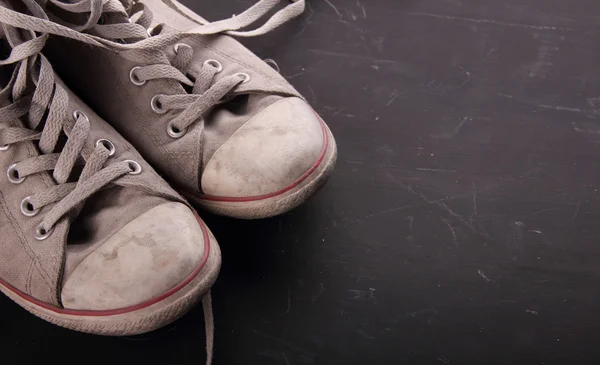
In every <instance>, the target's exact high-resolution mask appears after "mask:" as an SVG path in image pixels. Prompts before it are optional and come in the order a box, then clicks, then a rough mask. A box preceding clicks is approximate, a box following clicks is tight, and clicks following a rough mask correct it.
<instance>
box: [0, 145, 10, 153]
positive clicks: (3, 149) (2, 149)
mask: <svg viewBox="0 0 600 365" xmlns="http://www.w3.org/2000/svg"><path fill="white" fill-rule="evenodd" d="M9 148H10V145H9V144H5V145H4V146H0V151H6V150H7V149H9Z"/></svg>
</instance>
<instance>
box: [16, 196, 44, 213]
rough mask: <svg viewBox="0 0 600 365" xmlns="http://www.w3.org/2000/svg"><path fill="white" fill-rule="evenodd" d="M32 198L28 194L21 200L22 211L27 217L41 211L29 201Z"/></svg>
mask: <svg viewBox="0 0 600 365" xmlns="http://www.w3.org/2000/svg"><path fill="white" fill-rule="evenodd" d="M30 199H31V197H30V196H28V197H25V198H24V199H23V200H21V213H23V215H24V216H26V217H34V216H36V215H37V214H38V213H39V212H40V210H39V209H35V208H34V207H33V205H32V204H31V202H30V201H29V200H30Z"/></svg>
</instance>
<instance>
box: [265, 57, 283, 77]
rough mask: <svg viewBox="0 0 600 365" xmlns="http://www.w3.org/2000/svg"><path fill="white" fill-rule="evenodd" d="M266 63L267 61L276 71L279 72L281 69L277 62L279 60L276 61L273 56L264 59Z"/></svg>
mask: <svg viewBox="0 0 600 365" xmlns="http://www.w3.org/2000/svg"><path fill="white" fill-rule="evenodd" d="M263 62H264V63H266V64H267V65H269V66H271V68H272V69H273V70H275V71H277V73H279V72H280V71H281V70H280V69H279V65H278V64H277V62H275V60H274V59H272V58H265V59H264V60H263Z"/></svg>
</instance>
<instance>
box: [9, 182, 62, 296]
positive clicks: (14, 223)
mask: <svg viewBox="0 0 600 365" xmlns="http://www.w3.org/2000/svg"><path fill="white" fill-rule="evenodd" d="M0 201H1V202H2V204H0V205H1V206H2V208H3V210H4V215H5V216H6V217H7V218H8V221H9V222H10V225H11V226H12V227H13V230H14V231H15V232H16V233H17V236H18V237H19V241H20V243H21V246H22V247H23V250H24V251H25V253H26V254H27V255H28V256H29V259H30V260H31V262H32V264H33V263H35V264H36V265H35V267H36V268H37V269H38V272H39V273H40V277H41V278H42V280H44V283H45V284H46V285H47V286H48V288H49V289H50V290H51V291H52V290H53V285H52V284H51V283H50V282H51V279H50V278H51V276H50V275H49V274H48V272H47V271H46V269H45V268H44V267H43V266H41V265H39V261H38V260H37V259H36V258H37V255H36V254H35V252H33V250H32V249H31V248H30V247H29V245H28V244H27V240H26V238H25V236H24V235H23V232H22V231H21V229H20V227H19V225H18V224H17V221H16V219H15V217H14V216H13V215H12V214H11V213H10V211H9V210H8V209H7V204H6V199H4V195H3V194H2V191H0Z"/></svg>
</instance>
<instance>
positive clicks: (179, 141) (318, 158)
mask: <svg viewBox="0 0 600 365" xmlns="http://www.w3.org/2000/svg"><path fill="white" fill-rule="evenodd" d="M278 2H279V1H278V0H269V1H265V0H262V1H260V2H259V3H258V4H257V5H255V6H253V7H251V8H250V9H249V10H248V11H246V12H245V13H243V14H239V15H238V16H235V17H233V18H231V19H226V20H222V21H219V22H214V23H209V22H207V21H205V20H204V19H202V18H199V17H198V16H197V15H195V14H194V13H192V12H191V11H189V10H188V9H186V8H185V7H183V6H182V5H181V4H178V3H177V2H175V1H172V0H147V1H144V2H143V3H142V2H135V3H129V4H126V5H128V6H127V9H125V7H124V6H122V4H121V3H119V2H118V1H116V0H105V1H91V0H84V1H80V2H77V5H76V6H75V4H69V3H65V2H64V1H63V0H50V1H49V2H48V3H47V4H46V5H45V7H46V10H47V12H48V14H49V15H50V18H51V19H52V20H53V21H55V22H56V23H59V24H62V25H65V26H67V27H68V28H70V29H71V30H76V31H79V32H80V33H77V32H66V31H65V30H64V29H63V30H61V31H53V30H51V31H53V32H54V33H56V34H60V35H61V37H53V38H52V40H51V42H50V46H49V49H48V50H47V51H46V54H47V55H48V57H49V58H50V60H51V61H52V63H53V65H54V67H55V69H56V70H57V73H58V74H59V75H61V77H62V78H63V79H64V80H65V82H66V83H67V84H68V85H69V86H70V87H72V88H73V89H74V90H75V91H76V92H77V94H78V95H80V96H81V97H82V98H83V99H84V100H85V101H86V102H87V103H88V104H89V105H90V106H91V107H93V108H94V110H96V111H97V112H98V113H99V114H100V115H101V116H102V117H104V118H105V119H106V120H107V121H109V122H110V123H111V124H112V125H113V126H114V127H115V128H116V129H117V130H118V131H119V132H120V133H121V134H122V135H123V136H124V137H125V138H127V140H128V141H130V142H131V143H132V144H133V145H134V146H135V147H136V148H137V149H138V150H139V151H140V153H141V154H142V155H143V156H144V157H145V158H146V159H147V160H148V161H149V162H150V163H151V164H152V165H153V166H154V167H155V168H156V169H157V171H159V172H160V173H161V174H162V175H163V176H164V177H165V178H166V179H167V180H168V181H169V182H170V183H171V184H173V185H174V187H175V188H176V189H177V190H179V191H180V192H181V193H182V194H184V195H185V196H186V197H188V198H189V199H190V200H192V201H194V202H196V203H198V204H199V205H200V206H202V207H203V208H205V209H207V210H210V211H212V212H215V213H218V214H223V215H228V216H233V217H238V218H263V217H268V216H273V215H277V214H280V213H283V212H286V211H288V210H290V209H292V208H294V207H296V206H297V205H299V204H301V203H302V202H304V201H305V200H306V199H308V198H309V197H310V196H311V195H312V194H313V193H314V192H316V191H317V190H318V188H319V187H321V186H322V185H323V184H324V183H325V181H326V180H327V178H328V177H329V175H330V174H331V172H332V170H333V167H334V165H335V161H336V155H337V149H336V143H335V140H334V138H333V136H332V134H331V132H330V130H329V128H328V127H327V125H326V124H325V123H324V122H323V120H321V118H320V117H319V116H318V115H317V114H316V113H315V112H314V110H313V109H312V108H311V107H310V106H309V105H308V104H307V103H306V101H305V100H304V98H302V96H301V95H300V94H299V93H298V92H297V91H296V90H295V89H294V88H293V87H292V86H291V85H290V84H289V83H288V82H287V81H286V80H285V79H284V78H283V77H282V76H280V75H279V74H278V73H277V72H276V71H275V70H273V68H272V67H270V66H269V65H268V64H266V63H265V62H263V61H262V60H261V59H259V58H258V57H256V56H255V55H254V54H253V53H252V52H250V51H249V50H248V49H246V48H245V47H244V46H242V45H241V44H240V43H239V42H237V41H236V40H234V39H233V38H231V37H230V36H228V35H226V34H232V35H239V36H254V35H258V34H263V33H265V32H267V31H270V30H271V29H273V28H274V27H276V26H277V25H279V24H281V23H283V22H284V21H286V20H288V19H290V18H292V17H293V16H296V15H298V14H299V13H301V12H302V10H303V9H304V0H300V1H295V2H290V1H289V0H286V1H284V2H286V3H289V5H288V6H286V7H284V8H283V9H282V10H280V11H279V12H277V13H276V14H275V15H274V16H272V17H271V18H270V19H269V20H268V21H267V22H266V23H265V25H263V26H261V27H259V28H258V29H254V30H251V31H238V30H237V29H242V28H243V29H247V28H246V27H247V26H248V25H250V24H252V23H253V22H254V21H256V20H257V19H258V18H260V17H261V16H262V15H264V14H265V13H267V12H268V11H269V10H270V9H271V8H273V6H274V5H276V4H277V3H278ZM90 10H92V11H90ZM153 14H154V15H153ZM148 34H150V36H149V35H148ZM65 37H68V38H76V39H78V41H73V40H69V39H66V38H65ZM90 44H91V45H93V46H92V47H90Z"/></svg>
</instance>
